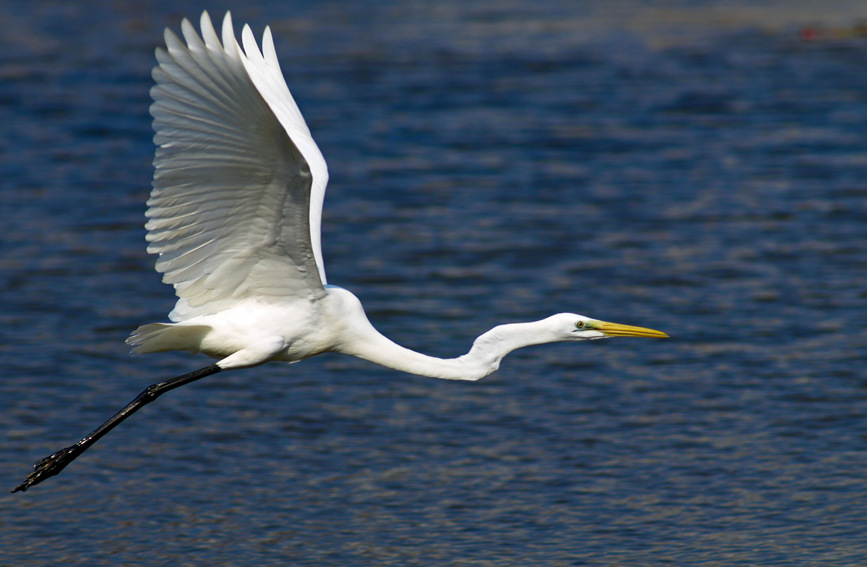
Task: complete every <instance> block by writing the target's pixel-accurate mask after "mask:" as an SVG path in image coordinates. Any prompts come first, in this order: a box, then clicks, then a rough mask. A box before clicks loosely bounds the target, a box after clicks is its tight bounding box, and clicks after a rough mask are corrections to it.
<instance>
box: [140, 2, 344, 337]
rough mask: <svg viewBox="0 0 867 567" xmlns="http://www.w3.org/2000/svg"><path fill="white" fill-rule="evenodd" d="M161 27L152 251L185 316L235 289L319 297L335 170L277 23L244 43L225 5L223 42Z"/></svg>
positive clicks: (246, 35)
mask: <svg viewBox="0 0 867 567" xmlns="http://www.w3.org/2000/svg"><path fill="white" fill-rule="evenodd" d="M201 30H202V36H201V37H199V35H198V34H197V33H196V31H195V29H194V28H193V26H192V24H190V22H189V21H187V20H184V21H183V23H182V24H181V31H182V34H183V37H184V40H181V38H179V37H178V36H177V35H175V34H174V33H173V32H171V31H170V30H166V33H165V40H166V49H165V50H163V49H158V50H157V63H158V64H157V66H156V67H155V68H154V71H153V78H154V81H155V82H156V84H155V85H154V87H153V88H152V89H151V96H152V98H153V100H154V102H153V104H152V105H151V115H152V116H153V119H154V122H153V124H154V131H155V135H154V143H155V144H156V145H157V149H156V154H155V158H154V166H155V173H154V184H153V190H152V192H151V196H150V199H149V200H148V207H149V208H148V212H147V216H148V219H149V220H148V222H147V224H146V225H145V227H146V228H147V230H148V235H147V240H148V242H149V245H148V252H150V253H153V254H158V255H159V258H158V260H157V263H156V268H157V270H158V271H159V272H161V273H162V274H163V281H164V282H166V283H169V284H172V285H174V287H175V292H176V293H177V295H178V298H179V300H178V305H177V306H176V308H175V310H174V311H173V312H172V314H171V315H170V317H171V318H172V320H176V321H177V320H183V319H187V318H190V317H193V316H196V315H200V314H203V313H208V312H213V311H217V310H219V309H222V308H225V307H226V306H228V305H229V304H232V303H234V302H236V301H238V300H241V299H244V298H248V297H257V298H261V299H263V300H268V299H269V298H273V299H274V300H280V299H285V298H289V297H294V298H300V297H305V298H308V297H318V296H320V295H321V294H322V293H324V290H323V286H324V284H325V271H324V269H323V265H322V253H321V249H320V234H319V232H320V218H321V211H322V200H323V195H324V192H325V185H326V184H327V181H328V170H327V167H326V165H325V160H324V159H323V158H322V154H321V153H320V151H319V148H318V147H317V146H316V143H315V142H314V141H313V138H312V136H311V135H310V131H309V129H308V128H307V125H306V123H305V122H304V118H303V117H302V115H301V112H300V111H299V110H298V106H297V105H296V104H295V101H294V99H293V98H292V95H291V94H290V93H289V89H288V87H287V86H286V83H285V80H284V79H283V75H282V73H281V71H280V67H279V64H278V63H277V56H276V52H275V51H274V43H273V39H272V37H271V32H270V30H266V32H265V36H264V37H263V49H264V53H265V55H264V56H263V55H262V53H260V52H259V48H258V46H257V45H256V42H255V39H254V38H253V36H252V32H250V29H249V27H247V26H245V28H244V31H243V42H244V52H242V51H241V47H240V45H239V44H238V42H237V40H236V39H235V34H234V30H233V27H232V21H231V16H230V14H228V13H227V14H226V17H225V18H224V20H223V27H222V43H221V42H220V38H219V37H218V35H217V32H216V30H215V29H214V26H213V24H212V23H211V20H210V17H209V16H208V13H207V12H204V13H203V14H202V18H201Z"/></svg>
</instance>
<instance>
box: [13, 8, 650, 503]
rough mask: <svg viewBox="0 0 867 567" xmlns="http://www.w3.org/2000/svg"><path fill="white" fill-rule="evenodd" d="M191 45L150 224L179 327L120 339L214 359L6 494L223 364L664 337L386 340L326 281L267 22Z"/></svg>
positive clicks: (443, 373)
mask: <svg viewBox="0 0 867 567" xmlns="http://www.w3.org/2000/svg"><path fill="white" fill-rule="evenodd" d="M181 28H182V31H183V35H184V38H185V39H186V45H185V44H184V43H183V42H182V41H181V40H180V38H178V36H176V35H175V34H174V33H173V32H172V31H171V30H169V29H166V32H165V40H166V47H167V50H163V49H161V48H158V49H157V51H156V58H157V61H158V65H157V66H156V67H155V68H154V70H153V77H154V80H155V81H156V85H155V86H154V87H153V88H152V89H151V96H152V97H153V100H154V103H153V105H152V106H151V109H150V111H151V114H152V115H153V118H154V122H153V125H154V130H155V131H156V135H155V137H154V143H155V144H156V145H157V149H156V157H155V159H154V166H155V170H156V171H155V174H154V182H153V191H152V192H151V196H150V199H149V200H148V203H147V204H148V207H149V208H148V211H147V217H148V218H149V220H148V222H147V224H146V225H145V227H146V228H147V230H148V234H147V240H148V242H150V245H149V246H148V252H150V253H152V254H158V255H159V259H158V260H157V262H156V269H157V271H159V272H161V273H162V274H163V281H164V282H165V283H169V284H172V285H173V286H174V288H175V293H176V294H177V296H178V302H177V304H176V305H175V308H174V310H173V311H172V312H171V313H170V314H169V319H170V320H171V321H172V323H151V324H149V325H143V326H141V327H139V328H138V329H136V330H135V331H134V332H133V333H132V335H131V336H130V337H129V339H127V343H128V344H129V345H131V346H132V347H133V348H132V350H133V353H135V354H141V353H149V352H162V351H168V350H186V351H191V352H202V353H205V354H207V355H209V356H211V357H214V358H217V359H218V361H217V362H216V363H215V364H212V365H210V366H207V367H205V368H202V369H200V370H196V371H195V372H190V373H189V374H184V375H182V376H178V377H175V378H171V379H169V380H166V381H164V382H160V383H157V384H153V385H151V386H149V387H148V388H147V389H145V390H144V391H143V392H142V393H141V394H140V395H139V396H138V397H136V398H135V399H134V400H133V401H132V402H130V403H129V404H128V405H127V406H126V407H124V408H123V409H122V410H120V411H119V412H118V413H117V414H115V415H114V416H113V417H112V418H111V419H109V420H108V421H106V422H105V423H104V424H102V425H101V426H99V427H98V428H97V429H95V430H94V431H93V432H92V433H90V434H89V435H88V436H86V437H85V438H84V439H82V440H81V441H79V442H78V443H76V444H75V445H72V446H70V447H66V448H64V449H61V450H60V451H58V452H56V453H54V454H52V455H50V456H48V457H46V458H44V459H42V460H40V461H37V462H36V464H35V465H34V469H35V470H34V471H33V472H32V473H31V474H30V476H28V477H27V478H26V479H25V480H24V481H23V482H22V483H21V484H20V485H19V486H17V487H16V488H15V489H14V490H13V492H17V491H25V490H27V489H28V488H29V487H31V486H33V485H35V484H38V483H40V482H42V481H43V480H45V479H46V478H48V477H51V476H53V475H56V474H58V473H59V472H60V471H61V470H62V469H63V468H64V467H66V466H67V465H68V464H69V463H70V462H72V461H73V460H74V459H75V458H76V457H77V456H78V455H80V454H81V453H82V452H84V451H85V450H86V449H87V448H88V447H89V446H90V445H92V444H93V443H94V442H96V441H97V440H98V439H99V438H101V437H102V436H103V435H105V434H106V433H108V432H109V431H110V430H111V429H113V428H114V427H116V426H117V425H118V424H119V423H121V422H122V421H123V420H125V419H126V418H127V417H129V416H130V415H132V414H133V413H134V412H135V411H137V410H138V409H140V408H141V407H142V406H144V405H145V404H148V403H150V402H151V401H153V400H154V399H156V398H157V397H158V396H159V395H160V394H162V393H164V392H166V391H168V390H171V389H174V388H177V387H179V386H182V385H184V384H188V383H190V382H193V381H194V380H198V379H200V378H204V377H205V376H209V375H211V374H214V373H216V372H220V371H221V370H229V369H236V368H247V367H250V366H256V365H259V364H263V363H265V362H269V361H272V360H277V361H287V362H298V361H300V360H304V359H305V358H308V357H311V356H314V355H317V354H321V353H324V352H339V353H344V354H350V355H353V356H357V357H360V358H363V359H365V360H369V361H371V362H375V363H378V364H381V365H383V366H387V367H390V368H395V369H398V370H403V371H405V372H409V373H412V374H420V375H423V376H431V377H434V378H444V379H448V380H479V379H480V378H483V377H485V376H487V375H488V374H490V373H491V372H494V371H495V370H497V368H498V367H499V364H500V360H501V359H502V358H503V357H504V356H505V355H506V354H508V353H509V352H511V351H513V350H515V349H517V348H521V347H525V346H529V345H537V344H542V343H550V342H555V341H579V340H585V339H601V338H606V337H618V336H630V337H666V336H667V335H666V334H665V333H663V332H661V331H655V330H652V329H645V328H642V327H633V326H629V325H619V324H616V323H607V322H604V321H598V320H596V319H591V318H589V317H584V316H582V315H575V314H572V313H560V314H558V315H553V316H551V317H548V318H547V319H542V320H541V321H535V322H531V323H515V324H508V325H500V326H498V327H494V328H493V329H491V330H490V331H488V332H486V333H484V334H483V335H481V336H480V337H479V338H477V339H476V340H475V342H474V343H473V346H472V348H471V349H470V351H469V352H468V353H467V354H465V355H463V356H460V357H457V358H452V359H440V358H434V357H431V356H426V355H424V354H420V353H417V352H414V351H411V350H408V349H406V348H403V347H401V346H399V345H397V344H395V343H394V342H392V341H390V340H389V339H387V338H386V337H384V336H383V335H381V334H380V333H379V332H377V331H376V329H374V328H373V326H372V325H371V324H370V322H369V321H368V319H367V316H366V315H365V313H364V309H363V308H362V306H361V302H360V301H359V300H358V298H356V297H355V296H354V295H353V294H352V293H350V292H349V291H347V290H345V289H342V288H339V287H336V286H332V285H326V280H325V270H324V267H323V263H322V252H321V246H320V230H319V229H320V218H321V213H322V200H323V197H324V195H325V185H326V182H327V180H328V171H327V169H326V166H325V160H324V158H323V157H322V154H321V153H320V152H319V148H318V147H317V146H316V143H315V142H314V141H313V138H312V137H311V135H310V131H309V130H308V129H307V124H306V123H305V122H304V118H303V117H302V116H301V112H300V111H299V110H298V106H297V105H296V104H295V101H294V100H293V98H292V95H291V94H290V93H289V89H288V87H287V86H286V82H285V80H284V78H283V74H282V72H281V71H280V65H279V63H278V62H277V55H276V52H275V50H274V41H273V39H272V37H271V31H270V29H269V28H265V33H264V36H263V38H262V48H263V51H262V52H260V51H259V47H258V45H257V44H256V40H255V38H254V37H253V33H252V32H251V31H250V27H249V26H246V25H245V26H244V30H243V32H242V41H243V44H244V48H243V51H242V49H241V47H240V45H238V42H237V40H236V38H235V32H234V30H233V28H232V20H231V16H230V14H228V13H227V14H226V16H225V18H224V19H223V29H222V36H223V37H222V43H221V42H220V39H219V38H218V36H217V32H216V30H215V29H214V26H213V24H212V23H211V19H210V17H209V16H208V13H207V12H204V13H202V17H201V28H202V37H201V38H200V37H199V36H198V34H197V33H196V31H195V29H194V28H193V26H192V24H190V22H189V21H188V20H186V19H184V20H183V22H182V24H181Z"/></svg>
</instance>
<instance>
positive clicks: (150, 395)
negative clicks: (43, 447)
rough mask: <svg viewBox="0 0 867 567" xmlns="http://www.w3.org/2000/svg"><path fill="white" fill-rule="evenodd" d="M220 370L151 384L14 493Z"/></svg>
mask: <svg viewBox="0 0 867 567" xmlns="http://www.w3.org/2000/svg"><path fill="white" fill-rule="evenodd" d="M220 370H222V369H221V368H220V367H219V366H217V365H216V364H212V365H210V366H206V367H205V368H200V369H199V370H195V371H193V372H190V373H188V374H183V375H181V376H178V377H176V378H170V379H168V380H166V381H164V382H159V383H157V384H151V385H150V386H148V387H147V388H145V389H144V391H143V392H142V393H141V394H139V395H138V396H136V398H135V399H134V400H133V401H131V402H130V403H128V404H127V405H126V407H125V408H123V409H122V410H120V411H119V412H117V413H116V414H114V416H112V417H111V418H110V419H109V420H108V421H106V422H105V423H103V424H102V425H100V426H99V427H97V428H96V429H94V430H93V431H92V432H90V434H89V435H87V436H86V437H85V438H84V439H82V440H81V441H79V442H78V443H76V444H75V445H71V446H69V447H66V448H65V449H61V450H59V451H57V452H56V453H54V454H52V455H49V456H47V457H45V458H44V459H40V460H38V461H36V463H34V465H33V468H34V471H33V472H32V473H30V475H29V476H28V477H27V478H26V479H24V482H22V483H21V484H19V485H18V486H16V487H15V488H14V489H13V490H12V492H19V491H20V492H24V491H25V490H27V489H28V488H30V487H31V486H34V485H36V484H39V483H40V482H42V481H43V480H45V479H46V478H49V477H52V476H54V475H56V474H57V473H59V472H60V471H62V470H63V469H64V467H66V465H68V464H69V463H71V462H72V461H74V460H75V458H76V457H78V456H79V455H80V454H82V453H83V452H84V451H86V450H87V448H88V447H90V446H91V445H93V444H94V443H96V442H97V441H98V440H99V439H100V438H101V437H102V436H103V435H105V434H106V433H108V432H109V431H111V430H112V429H114V428H115V427H117V426H118V425H120V423H121V422H122V421H123V420H125V419H126V418H128V417H129V416H131V415H132V414H134V413H135V412H137V411H138V410H140V409H141V408H142V407H144V406H146V405H147V404H149V403H151V402H152V401H154V400H155V399H157V398H158V397H159V396H160V395H161V394H164V393H165V392H168V391H169V390H174V389H175V388H178V387H180V386H183V385H184V384H189V383H190V382H195V381H196V380H198V379H200V378H204V377H205V376H210V375H211V374H216V373H217V372H219V371H220Z"/></svg>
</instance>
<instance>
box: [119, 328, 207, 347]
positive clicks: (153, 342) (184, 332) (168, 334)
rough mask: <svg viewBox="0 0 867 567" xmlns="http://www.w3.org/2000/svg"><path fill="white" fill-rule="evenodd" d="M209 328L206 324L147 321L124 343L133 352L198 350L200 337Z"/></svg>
mask: <svg viewBox="0 0 867 567" xmlns="http://www.w3.org/2000/svg"><path fill="white" fill-rule="evenodd" d="M210 330H211V328H210V327H208V326H206V325H178V324H176V323H149V324H147V325H142V326H141V327H139V328H138V329H136V330H135V331H133V332H132V334H131V335H130V336H129V338H128V339H127V340H126V344H128V345H129V346H131V347H132V353H133V354H148V353H151V352H165V351H167V350H186V351H190V352H198V351H199V346H200V345H201V344H202V339H203V338H204V336H205V335H206V334H207V333H208V331H210Z"/></svg>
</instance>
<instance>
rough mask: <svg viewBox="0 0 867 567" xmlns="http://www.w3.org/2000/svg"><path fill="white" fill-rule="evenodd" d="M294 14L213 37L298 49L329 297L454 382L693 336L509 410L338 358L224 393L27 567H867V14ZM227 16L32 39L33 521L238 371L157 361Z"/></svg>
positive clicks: (12, 199)
mask: <svg viewBox="0 0 867 567" xmlns="http://www.w3.org/2000/svg"><path fill="white" fill-rule="evenodd" d="M295 4H296V3H293V2H250V3H245V4H244V7H241V6H229V5H227V4H225V3H223V2H215V3H214V5H213V6H210V9H211V11H212V15H213V16H214V17H215V18H219V17H220V15H221V14H222V12H223V10H224V9H225V8H227V7H231V8H232V9H233V11H234V12H233V13H234V14H235V20H236V23H240V22H244V21H251V22H252V23H253V24H254V25H255V27H256V29H257V30H261V29H262V27H263V26H264V24H265V23H271V24H272V26H273V29H274V32H275V36H276V40H277V48H278V52H279V54H280V57H281V61H282V63H283V69H284V72H285V73H286V75H287V78H288V80H289V85H290V88H292V90H293V92H294V93H295V95H296V98H297V99H298V101H299V104H300V105H301V108H302V111H303V112H304V113H305V115H306V117H307V120H308V123H309V125H310V127H311V129H312V131H313V133H314V136H315V137H316V139H317V141H318V143H319V145H320V147H321V149H322V151H323V153H324V154H325V156H326V159H327V160H328V162H329V166H330V171H331V178H332V182H331V187H330V189H329V193H328V196H327V198H326V206H325V217H324V227H323V230H324V235H323V242H324V247H325V251H324V252H325V259H326V267H327V269H328V274H329V279H330V280H331V282H333V283H337V284H340V285H342V286H344V287H347V288H349V289H351V290H353V291H354V292H355V293H356V294H357V295H358V296H359V297H360V298H361V299H362V300H363V301H364V303H365V305H366V307H367V310H368V313H369V314H370V317H371V319H372V320H373V322H374V323H375V324H376V325H377V326H378V327H379V328H380V329H381V330H382V331H383V332H384V333H385V334H387V335H389V336H391V337H393V338H394V339H395V340H397V341H398V342H401V343H403V344H405V345H407V346H410V347H413V348H416V349H418V350H422V351H425V352H429V353H431V354H436V355H440V356H453V355H457V354H460V353H463V352H465V351H466V349H467V348H468V346H469V344H470V342H471V341H472V339H473V338H474V337H475V336H476V335H477V334H479V333H481V332H482V331H484V330H486V329H487V328H489V327H491V326H493V325H495V324H497V323H500V322H505V321H518V320H531V319H536V318H541V317H543V316H546V315H548V314H550V313H554V312H558V311H567V310H568V311H575V312H579V313H584V314H587V315H590V316H595V317H599V318H603V319H608V320H613V321H618V322H623V323H632V324H638V325H645V326H651V327H655V328H659V329H663V330H665V331H667V332H669V333H670V334H671V335H672V336H673V338H672V339H670V340H667V341H651V340H628V339H620V340H611V341H599V342H594V343H588V344H578V345H575V344H559V345H549V346H544V347H536V348H532V349H526V350H523V351H519V352H517V353H514V354H513V355H511V356H510V357H509V358H507V359H506V361H505V362H504V364H503V367H502V369H501V370H500V371H499V372H498V373H497V374H495V375H493V376H491V377H490V378H488V379H487V380H485V381H482V382H480V383H475V384H467V383H451V382H443V381H437V380H431V379H426V378H417V377H411V376H405V375H402V374H399V373H396V372H393V371H390V370H386V369H382V368H379V367H374V366H372V365H370V364H368V363H365V362H363V361H359V360H354V359H350V358H347V357H338V356H324V357H320V358H318V359H313V360H309V361H306V362H304V363H303V364H299V365H294V366H291V367H289V366H285V365H270V366H265V367H262V368H257V369H254V370H248V371H244V372H237V373H226V374H221V375H218V376H215V377H213V378H210V379H208V380H206V381H204V382H202V383H200V384H196V385H193V386H189V387H186V388H183V389H181V390H178V391H175V392H172V393H171V394H168V395H166V396H165V397H164V398H161V399H160V400H159V402H158V403H156V404H153V405H152V406H150V407H148V408H146V409H145V410H143V411H142V412H140V413H139V414H138V415H136V416H135V417H134V418H133V419H132V420H130V421H129V422H127V423H126V424H124V425H123V426H122V427H121V428H118V429H117V430H115V431H114V432H113V433H112V434H111V435H109V436H108V437H106V438H105V439H103V440H102V441H100V442H99V443H98V444H97V445H96V446H95V447H94V448H93V449H91V450H90V451H89V452H88V453H87V454H86V455H85V456H83V457H82V458H81V459H80V460H79V461H77V462H75V463H74V464H73V465H72V466H70V467H69V469H67V470H66V471H64V472H63V473H62V474H61V475H60V476H58V477H56V478H53V479H50V480H49V481H47V482H46V483H44V484H43V485H40V486H38V487H35V488H34V489H32V490H31V491H29V492H27V493H26V494H15V495H6V496H3V497H2V503H0V522H2V524H0V525H2V528H3V529H2V530H0V559H2V561H0V563H3V564H10V565H11V564H15V565H18V566H46V565H87V566H101V565H111V566H116V565H125V566H139V565H141V566H145V565H147V566H154V565H172V566H177V565H203V566H204V565H208V566H212V565H222V566H235V565H238V566H241V565H264V566H272V565H317V566H320V565H340V566H347V565H353V566H354V565H401V566H404V565H433V564H436V565H484V566H488V565H491V566H493V565H496V566H512V565H514V566H525V565H748V564H761V565H771V564H773V565H817V564H824V565H858V564H863V560H864V558H865V557H867V537H865V534H864V533H863V526H864V525H865V521H867V511H865V510H867V496H865V494H867V492H865V482H864V470H865V466H867V451H865V443H867V439H865V433H867V390H865V385H867V381H865V375H864V370H863V366H862V360H863V353H864V352H865V348H867V338H865V334H864V330H863V329H864V324H863V321H864V320H865V315H867V292H865V288H864V279H863V274H864V269H865V267H867V261H865V258H867V230H865V228H867V225H865V220H867V186H865V182H864V179H865V178H867V74H865V73H864V69H865V64H867V41H865V40H864V39H863V38H859V37H857V36H856V34H854V33H852V32H853V31H854V28H853V26H854V25H855V24H856V23H857V22H858V20H859V18H863V17H864V16H865V15H867V14H865V13H864V10H863V7H862V5H861V4H860V3H857V2H855V3H851V2H849V3H847V2H844V1H838V2H831V3H824V4H823V6H822V8H821V10H818V9H817V8H814V7H813V6H812V3H809V2H806V3H786V4H785V6H784V7H783V6H782V4H776V3H771V2H768V3H760V4H759V5H756V3H751V4H749V5H747V4H744V5H743V6H741V7H740V9H738V8H737V7H732V6H731V5H730V3H727V4H725V5H723V4H722V3H714V2H692V3H673V4H659V3H654V7H652V8H647V7H646V6H644V5H643V4H642V3H629V2H621V3H616V4H613V7H612V4H611V3H606V4H603V5H596V4H592V3H588V4H581V5H573V4H575V3H568V2H549V3H546V4H545V7H544V8H539V7H538V6H537V5H536V3H533V2H521V1H517V0H516V1H512V2H507V3H497V4H496V5H495V6H493V5H492V6H488V7H483V6H481V5H478V6H476V5H472V4H467V3H460V2H439V3H436V4H435V5H431V6H430V7H425V5H423V4H421V3H419V4H418V5H416V4H415V3H409V4H406V3H390V2H381V3H376V4H375V5H358V6H344V5H343V4H342V3H339V2H331V3H319V4H315V5H313V6H307V5H300V4H301V3H298V4H299V5H295ZM200 9H201V6H200V5H199V4H198V3H192V2H183V1H182V2H178V1H174V2H136V3H127V4H125V5H124V6H120V5H118V6H114V7H106V6H104V5H103V3H97V2H77V3H70V2H31V3H29V4H27V5H23V4H21V3H13V2H3V3H0V22H3V24H2V29H3V33H2V34H0V47H2V49H0V129H2V134H3V135H2V136H0V208H2V215H3V224H4V231H3V236H2V238H3V253H2V257H0V277H2V286H0V290H2V291H0V304H2V309H0V322H2V325H0V333H2V337H0V364H2V368H3V369H4V372H3V374H4V378H3V380H2V382H0V428H2V431H3V433H4V435H2V436H0V452H2V459H0V478H2V479H4V482H5V486H6V487H7V488H10V489H11V488H12V487H13V486H14V485H15V484H17V482H19V481H20V480H21V478H23V476H24V475H26V473H27V472H28V469H29V466H30V463H31V462H32V461H34V460H35V459H37V458H39V457H42V456H44V455H46V454H48V453H50V452H52V451H54V450H56V449H58V448H60V447H62V446H65V445H66V444H68V443H70V442H72V441H74V440H76V439H78V438H79V437H80V436H81V435H82V434H84V433H86V432H87V431H89V430H90V429H91V428H92V427H94V426H96V425H97V424H99V423H100V422H101V421H102V420H103V419H105V418H107V417H108V416H109V415H110V414H111V413H112V412H113V411H114V410H116V409H117V408H119V407H120V406H121V405H122V404H123V403H125V402H126V401H127V400H129V399H130V398H132V397H133V396H134V395H135V394H136V393H137V392H139V391H140V390H141V389H142V388H143V387H144V386H146V385H147V384H149V383H151V382H154V381H156V380H157V379H160V378H163V377H166V376H171V375H176V374H180V373H183V372H187V371H189V370H192V369H194V368H198V367H200V366H204V365H205V364H207V363H208V361H207V360H205V359H201V358H193V357H190V356H189V355H183V354H164V355H153V356H148V357H141V358H137V359H132V358H130V357H129V356H128V351H127V348H126V347H125V345H124V344H123V339H124V338H125V337H126V335H127V334H128V332H129V331H130V330H131V329H133V328H135V326H137V325H138V324H140V323H143V322H149V321H157V320H164V318H165V314H166V313H167V312H168V311H169V309H170V308H171V305H172V303H173V301H172V296H171V293H170V289H169V288H167V287H166V286H164V285H162V284H161V283H160V281H159V276H158V274H156V273H155V272H154V271H153V269H152V266H153V258H150V257H148V256H147V255H146V253H145V251H144V240H143V236H144V230H143V228H142V224H143V212H144V200H145V199H146V196H147V193H148V189H149V180H150V176H151V173H152V171H151V166H150V160H151V159H152V145H151V140H150V138H151V132H150V119H149V117H148V114H147V106H148V103H149V99H148V89H149V87H150V77H149V71H150V67H151V66H152V65H153V54H152V50H153V47H154V46H155V45H157V44H158V43H160V42H161V33H162V28H163V27H164V26H166V25H171V26H172V27H173V28H175V29H177V28H178V24H179V20H180V18H181V17H182V16H189V17H193V18H196V17H197V15H198V13H199V11H200ZM808 24H809V25H811V26H815V27H816V29H818V30H819V32H820V33H819V34H818V37H817V38H815V39H811V38H809V37H808V38H807V39H805V38H804V37H802V34H800V33H799V28H800V27H801V26H805V25H808ZM806 35H807V36H809V34H806Z"/></svg>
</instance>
